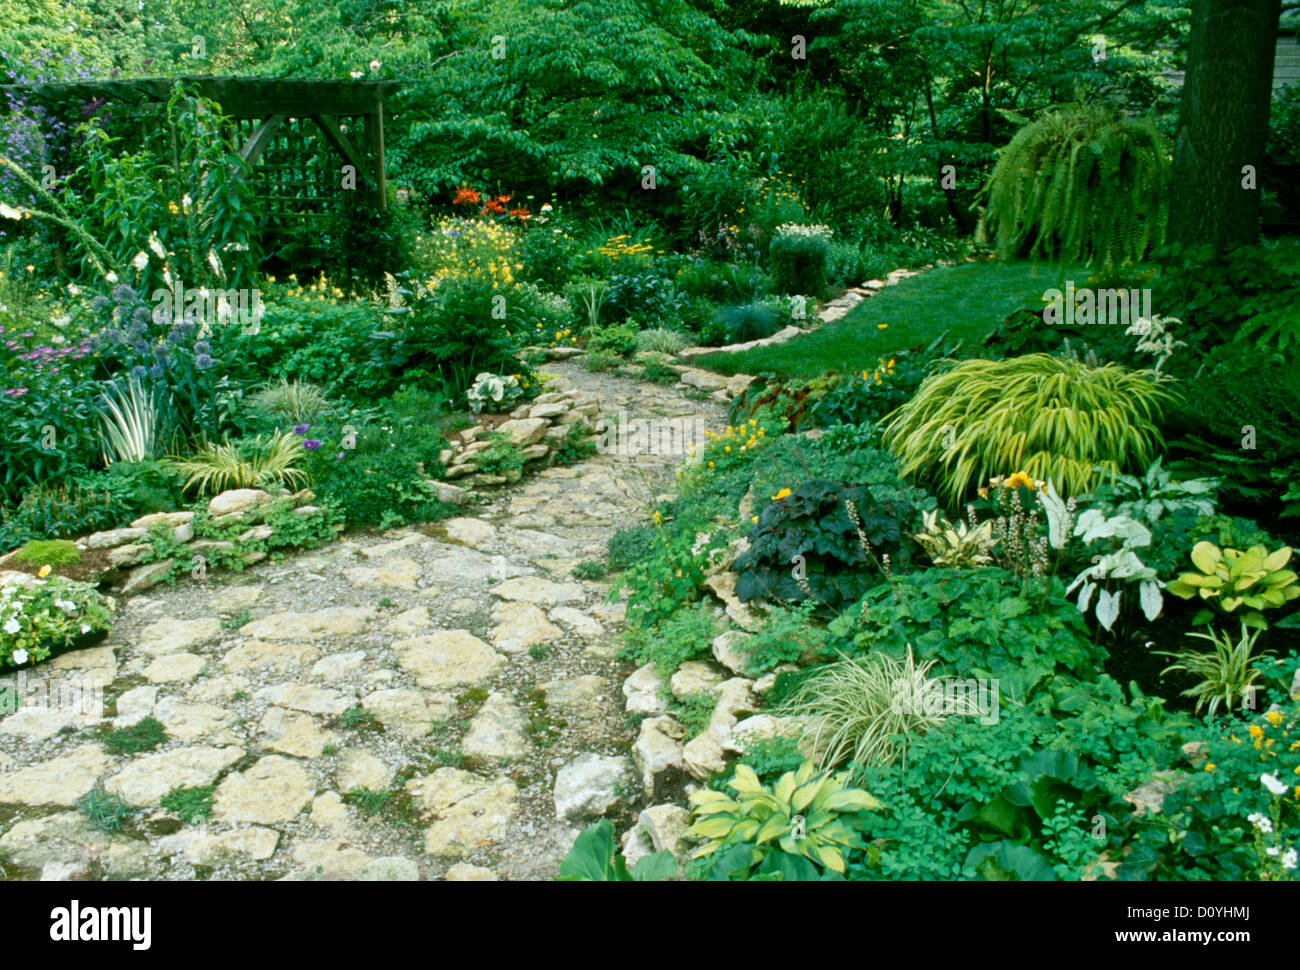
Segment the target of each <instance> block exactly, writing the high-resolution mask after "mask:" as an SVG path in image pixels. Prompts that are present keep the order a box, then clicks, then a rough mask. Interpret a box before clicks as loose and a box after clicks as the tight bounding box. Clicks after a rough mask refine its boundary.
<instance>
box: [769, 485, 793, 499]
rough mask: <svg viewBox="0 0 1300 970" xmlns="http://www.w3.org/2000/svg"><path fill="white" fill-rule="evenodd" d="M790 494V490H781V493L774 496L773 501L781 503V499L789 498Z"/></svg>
mask: <svg viewBox="0 0 1300 970" xmlns="http://www.w3.org/2000/svg"><path fill="white" fill-rule="evenodd" d="M789 494H790V490H789V489H788V488H783V489H781V491H779V492H777V493H776V494H775V495H773V496H772V501H773V502H779V501H781V499H783V498H785V497H787V496H788V495H789Z"/></svg>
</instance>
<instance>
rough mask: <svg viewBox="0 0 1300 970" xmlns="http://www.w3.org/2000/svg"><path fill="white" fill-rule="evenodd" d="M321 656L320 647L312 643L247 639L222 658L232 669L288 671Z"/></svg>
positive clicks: (223, 664)
mask: <svg viewBox="0 0 1300 970" xmlns="http://www.w3.org/2000/svg"><path fill="white" fill-rule="evenodd" d="M318 656H320V647H318V646H316V645H315V644H312V643H284V642H274V641H272V642H267V641H265V640H257V639H253V640H245V641H244V642H243V643H241V644H240V645H239V646H237V647H235V648H234V649H232V650H231V651H229V652H228V653H227V654H226V655H225V656H224V657H222V658H221V665H222V666H223V667H225V668H226V669H227V670H231V671H247V670H263V671H275V672H277V673H282V674H283V673H288V672H290V671H292V670H296V669H298V668H299V667H301V666H303V665H304V664H306V663H310V662H311V661H312V660H315V659H316V657H318Z"/></svg>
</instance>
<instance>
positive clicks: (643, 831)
mask: <svg viewBox="0 0 1300 970" xmlns="http://www.w3.org/2000/svg"><path fill="white" fill-rule="evenodd" d="M690 826H691V813H690V812H688V811H687V810H686V809H684V808H682V807H681V806H680V805H672V804H664V805H651V806H650V807H649V808H647V809H645V810H644V811H642V812H641V814H640V815H639V816H637V820H636V824H635V825H633V826H632V828H631V829H630V830H629V831H628V837H627V840H626V842H625V843H624V849H623V857H624V859H625V860H626V862H627V864H628V865H629V866H633V865H636V863H637V861H638V860H640V859H641V858H643V857H644V856H647V855H652V854H653V853H655V852H671V853H672V854H673V856H674V857H675V858H676V859H677V863H678V865H683V866H684V865H685V864H686V862H687V859H688V858H689V857H690V854H691V845H690V842H689V841H688V840H687V839H686V830H687V829H688V828H690Z"/></svg>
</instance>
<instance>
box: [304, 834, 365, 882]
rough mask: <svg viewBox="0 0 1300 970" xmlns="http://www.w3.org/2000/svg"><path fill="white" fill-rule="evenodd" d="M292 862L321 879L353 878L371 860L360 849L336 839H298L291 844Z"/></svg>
mask: <svg viewBox="0 0 1300 970" xmlns="http://www.w3.org/2000/svg"><path fill="white" fill-rule="evenodd" d="M292 856H293V861H294V862H296V863H297V864H298V865H300V866H302V867H304V868H305V869H307V870H308V871H316V870H319V872H320V875H321V877H322V878H327V879H328V878H334V879H338V878H348V877H353V876H355V875H356V874H357V873H360V872H361V871H362V870H363V869H365V868H366V866H368V865H369V864H370V863H371V862H372V861H373V860H372V859H371V857H370V856H368V855H366V853H364V852H362V851H361V850H360V849H357V848H353V847H351V846H349V845H348V844H347V843H345V842H341V841H338V840H337V839H321V840H316V839H299V840H295V841H294V844H293V853H292Z"/></svg>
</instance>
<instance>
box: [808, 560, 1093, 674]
mask: <svg viewBox="0 0 1300 970" xmlns="http://www.w3.org/2000/svg"><path fill="white" fill-rule="evenodd" d="M831 632H832V633H834V634H836V635H837V636H840V637H844V638H847V640H848V641H849V642H850V643H851V644H852V649H853V650H854V651H855V652H857V651H865V650H872V651H876V650H883V651H885V652H887V653H889V654H890V655H891V656H893V657H894V658H896V659H899V658H902V657H903V656H904V655H905V653H906V650H907V649H908V647H909V645H910V648H911V649H912V651H913V652H914V653H915V655H916V657H917V659H918V660H930V659H936V660H938V661H940V663H941V665H942V669H941V670H939V671H936V673H946V674H950V675H952V676H954V677H962V678H966V677H995V678H997V679H998V680H999V682H1000V684H1001V688H1000V689H1001V692H1002V694H1003V695H1004V696H1009V697H1012V698H1016V699H1020V700H1024V699H1026V698H1028V697H1029V696H1030V694H1031V693H1032V692H1033V690H1034V689H1035V687H1037V686H1038V685H1039V684H1040V683H1041V682H1043V681H1044V680H1045V679H1046V678H1049V677H1051V676H1052V675H1053V674H1055V673H1056V672H1057V671H1058V669H1059V670H1060V671H1063V672H1069V673H1073V674H1074V675H1076V676H1078V677H1081V678H1085V679H1088V678H1093V677H1095V676H1096V673H1097V671H1098V670H1099V669H1100V668H1101V663H1102V661H1103V660H1105V658H1106V651H1105V650H1104V649H1103V648H1101V647H1099V646H1097V645H1095V644H1094V643H1093V642H1092V638H1091V636H1090V635H1089V632H1088V627H1087V625H1086V624H1085V623H1084V620H1083V616H1082V614H1080V613H1079V611H1078V609H1077V608H1076V607H1075V605H1074V604H1073V603H1071V602H1070V601H1069V600H1068V599H1066V596H1065V584H1064V583H1062V582H1060V581H1059V580H1057V579H1056V578H1055V577H1052V578H1050V579H1044V580H1041V581H1030V583H1029V584H1021V583H1020V582H1017V581H1016V580H1015V579H1014V578H1013V577H1012V576H1011V574H1010V573H1008V572H1007V571H1005V570H1003V569H1000V568H997V567H992V566H989V567H981V568H979V569H940V568H931V569H927V570H924V571H922V572H916V573H904V574H901V575H896V576H895V577H894V578H893V579H892V581H890V582H887V583H881V584H879V585H877V586H875V587H873V588H871V589H869V590H868V591H867V593H866V595H865V596H864V597H863V598H862V601H861V603H860V604H859V606H858V607H856V608H853V609H850V610H848V611H846V612H845V613H844V614H843V615H842V616H841V617H839V618H838V619H837V620H836V621H835V622H834V623H832V624H831Z"/></svg>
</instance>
